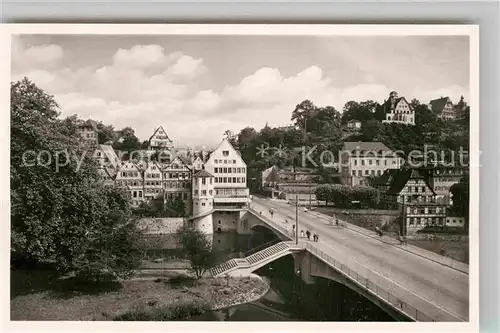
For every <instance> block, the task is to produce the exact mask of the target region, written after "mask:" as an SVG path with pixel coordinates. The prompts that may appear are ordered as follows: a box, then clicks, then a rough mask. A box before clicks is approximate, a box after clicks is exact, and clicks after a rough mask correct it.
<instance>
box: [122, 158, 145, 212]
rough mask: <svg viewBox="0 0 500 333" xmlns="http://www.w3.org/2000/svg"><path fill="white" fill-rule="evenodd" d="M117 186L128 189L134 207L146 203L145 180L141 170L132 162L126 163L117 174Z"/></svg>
mask: <svg viewBox="0 0 500 333" xmlns="http://www.w3.org/2000/svg"><path fill="white" fill-rule="evenodd" d="M115 184H116V186H119V187H124V188H126V189H127V190H128V191H129V193H130V197H131V200H132V205H133V206H139V205H140V204H141V202H143V201H144V180H143V177H142V174H141V171H140V170H139V168H138V167H137V166H136V165H135V164H134V163H132V162H125V163H124V164H123V165H122V166H121V167H120V168H119V169H118V173H117V174H116V178H115Z"/></svg>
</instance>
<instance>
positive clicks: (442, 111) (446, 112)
mask: <svg viewBox="0 0 500 333" xmlns="http://www.w3.org/2000/svg"><path fill="white" fill-rule="evenodd" d="M428 108H429V110H431V111H432V112H434V113H435V114H436V116H437V117H438V118H441V119H445V120H453V119H455V118H456V112H455V106H454V105H453V102H452V101H451V99H450V98H449V97H441V98H437V99H433V100H431V101H430V102H429V104H428Z"/></svg>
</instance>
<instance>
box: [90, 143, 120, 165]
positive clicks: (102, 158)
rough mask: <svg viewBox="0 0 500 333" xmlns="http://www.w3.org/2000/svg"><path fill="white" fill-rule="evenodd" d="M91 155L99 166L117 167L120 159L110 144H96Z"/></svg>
mask: <svg viewBox="0 0 500 333" xmlns="http://www.w3.org/2000/svg"><path fill="white" fill-rule="evenodd" d="M92 157H93V158H94V159H95V160H97V162H99V165H100V166H101V167H110V168H115V169H116V168H118V167H119V166H120V164H121V160H120V159H119V158H118V155H116V152H115V150H114V149H113V147H112V146H110V145H98V146H97V147H96V149H95V151H94V153H93V155H92Z"/></svg>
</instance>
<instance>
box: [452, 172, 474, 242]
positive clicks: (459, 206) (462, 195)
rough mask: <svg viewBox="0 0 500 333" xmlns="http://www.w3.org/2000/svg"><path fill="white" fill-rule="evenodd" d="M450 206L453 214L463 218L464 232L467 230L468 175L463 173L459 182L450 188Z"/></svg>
mask: <svg viewBox="0 0 500 333" xmlns="http://www.w3.org/2000/svg"><path fill="white" fill-rule="evenodd" d="M450 193H451V199H452V202H453V204H452V207H451V210H452V212H453V213H454V214H458V215H459V216H462V217H464V218H465V228H464V229H465V232H468V231H469V200H470V199H469V175H468V174H467V175H465V177H463V178H462V179H461V180H460V182H459V183H457V184H454V185H452V186H451V188H450Z"/></svg>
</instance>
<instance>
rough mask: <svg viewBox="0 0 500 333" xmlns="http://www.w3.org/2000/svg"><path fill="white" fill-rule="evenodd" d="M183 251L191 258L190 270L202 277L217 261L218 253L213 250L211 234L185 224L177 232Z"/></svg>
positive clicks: (198, 277)
mask: <svg viewBox="0 0 500 333" xmlns="http://www.w3.org/2000/svg"><path fill="white" fill-rule="evenodd" d="M176 237H177V239H178V240H179V243H180V244H181V245H182V248H183V251H184V253H185V255H186V257H187V259H188V260H189V263H190V271H191V272H192V273H193V274H194V275H195V276H196V278H197V279H201V278H202V277H203V275H204V274H205V272H206V271H207V270H209V269H210V268H212V267H213V266H214V265H215V263H216V262H217V255H216V253H215V252H213V251H212V242H211V241H210V239H209V237H210V235H205V234H204V233H202V232H201V231H199V230H197V229H194V228H192V227H189V226H183V227H182V228H180V229H179V230H178V231H177V234H176Z"/></svg>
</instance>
